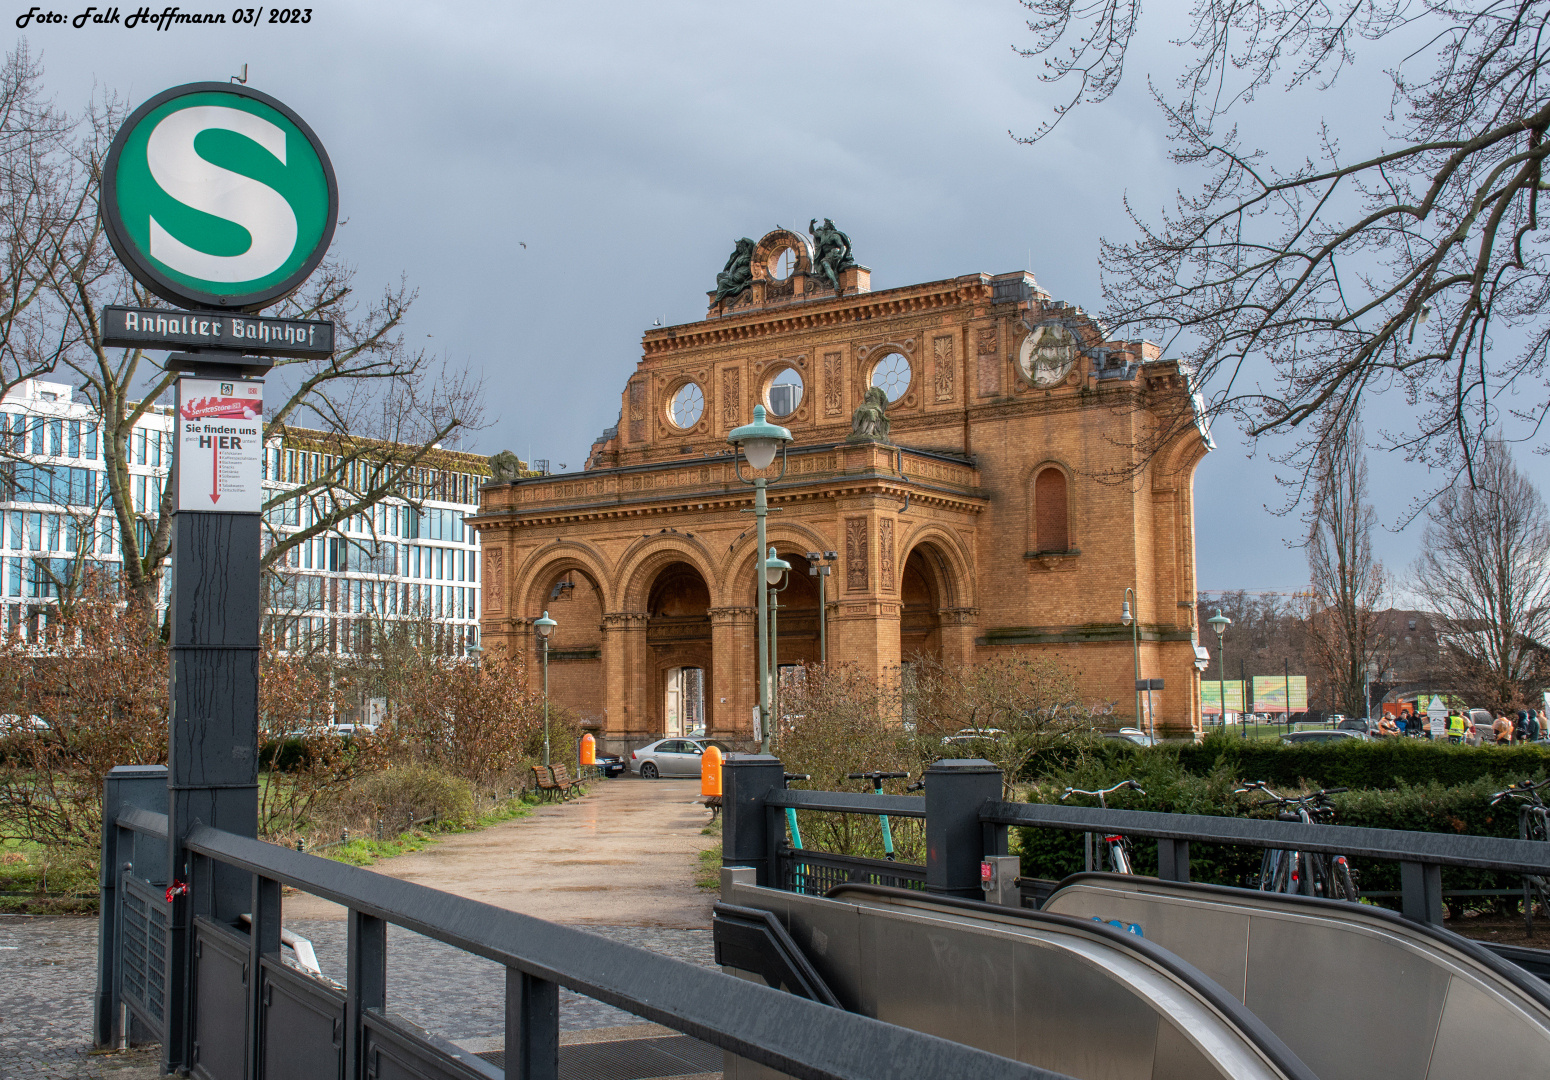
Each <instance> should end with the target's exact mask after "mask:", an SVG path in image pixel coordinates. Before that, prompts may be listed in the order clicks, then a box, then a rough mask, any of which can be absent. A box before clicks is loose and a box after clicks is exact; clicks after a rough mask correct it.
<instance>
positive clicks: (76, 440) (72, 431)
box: [65, 420, 81, 458]
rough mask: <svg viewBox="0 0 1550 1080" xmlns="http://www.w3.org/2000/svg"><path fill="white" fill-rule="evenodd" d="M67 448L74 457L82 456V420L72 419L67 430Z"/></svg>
mask: <svg viewBox="0 0 1550 1080" xmlns="http://www.w3.org/2000/svg"><path fill="white" fill-rule="evenodd" d="M65 450H66V452H67V453H69V455H70V456H71V457H73V458H78V457H80V456H81V422H80V421H79V420H72V421H70V425H69V429H68V430H67V431H66V432H65Z"/></svg>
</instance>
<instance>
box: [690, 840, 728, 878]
mask: <svg viewBox="0 0 1550 1080" xmlns="http://www.w3.org/2000/svg"><path fill="white" fill-rule="evenodd" d="M694 883H695V884H696V885H697V886H699V887H700V888H702V889H720V888H721V844H720V842H717V844H716V845H715V846H714V847H708V848H706V849H705V850H704V851H702V852H700V861H699V865H698V866H697V867H696V868H695V871H694Z"/></svg>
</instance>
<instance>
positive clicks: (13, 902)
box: [0, 840, 97, 915]
mask: <svg viewBox="0 0 1550 1080" xmlns="http://www.w3.org/2000/svg"><path fill="white" fill-rule="evenodd" d="M96 910H97V868H96V866H95V860H93V863H92V864H88V863H87V862H86V860H84V859H83V858H81V857H80V856H78V855H75V854H74V853H71V852H68V851H63V850H60V849H50V848H46V847H44V846H43V845H41V844H38V843H34V842H33V841H30V840H5V841H0V914H6V915H85V914H89V913H91V912H94V911H96Z"/></svg>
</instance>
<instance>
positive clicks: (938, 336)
mask: <svg viewBox="0 0 1550 1080" xmlns="http://www.w3.org/2000/svg"><path fill="white" fill-rule="evenodd" d="M782 252H790V253H791V254H790V255H788V256H787V260H788V261H790V260H791V257H792V256H794V257H795V258H794V266H793V267H792V268H791V272H790V273H788V274H787V276H786V277H785V278H784V279H780V278H777V277H776V276H775V271H774V267H775V266H776V265H777V263H778V260H779V258H780V256H781V253H782ZM811 259H812V250H811V246H810V245H809V243H808V241H807V239H806V238H805V237H803V236H801V235H800V234H797V233H794V232H787V231H785V230H778V231H777V232H775V233H771V234H770V235H769V236H766V237H765V238H764V239H763V240H762V241H761V242H760V244H759V245H758V247H757V249H756V251H755V255H754V262H753V281H752V283H751V286H750V287H749V288H747V289H746V290H745V291H744V292H743V293H742V294H741V295H738V296H736V297H734V298H729V299H728V300H726V301H725V302H724V303H723V304H720V305H717V304H715V303H713V304H712V305H711V309H710V311H709V312H708V314H707V317H706V318H705V319H704V320H703V321H700V322H695V323H690V324H686V325H681V326H671V327H660V328H653V329H651V330H648V331H647V332H646V333H645V335H644V338H643V340H642V355H641V358H640V360H639V362H638V363H637V365H636V368H635V370H634V372H633V373H632V374H631V375H630V376H629V378H628V381H627V382H626V384H625V386H624V389H623V393H622V399H621V411H620V423H619V426H618V427H617V428H614V429H610V431H609V432H608V433H605V437H604V438H603V439H601V440H599V442H598V443H596V444H595V445H594V447H593V450H592V453H591V454H590V456H589V460H588V464H587V468H586V470H585V471H584V472H580V473H573V474H568V475H562V476H543V477H533V478H527V479H522V480H517V481H515V482H511V483H500V484H491V485H487V486H486V487H485V488H484V489H483V491H482V501H481V509H480V513H479V516H478V517H477V518H472V519H470V523H471V524H472V525H473V526H474V527H475V528H477V529H479V530H480V531H481V533H482V536H481V541H482V550H483V552H484V559H485V575H484V597H485V602H484V618H483V634H484V644H485V647H486V648H487V649H520V650H524V651H526V652H527V653H528V655H529V656H530V657H534V658H536V656H537V653H536V646H537V642H536V635H535V634H534V632H533V630H532V621H533V620H534V619H536V618H537V617H538V616H539V615H540V614H541V613H542V612H543V611H544V610H545V609H548V610H549V612H550V615H551V617H552V618H554V619H555V620H556V621H557V622H558V624H559V626H558V628H557V629H556V630H555V632H554V636H553V638H552V641H551V650H552V651H551V654H550V661H551V665H550V685H551V692H552V694H553V697H554V700H555V701H556V702H557V703H559V704H561V705H563V706H566V707H568V708H570V709H572V710H574V711H575V712H577V713H579V714H581V715H582V716H583V717H584V718H586V719H589V720H591V721H593V722H595V723H596V724H597V725H598V727H599V728H600V730H601V734H602V736H603V738H602V740H601V741H602V742H603V744H604V745H605V746H608V747H611V748H613V749H616V750H617V749H623V748H628V747H631V746H637V745H640V744H642V743H645V742H647V741H649V740H651V739H653V738H657V737H660V736H661V735H663V734H677V733H680V732H682V731H685V730H686V729H687V728H688V727H689V726H691V723H692V722H693V721H694V720H695V719H696V717H694V716H693V715H686V710H687V712H688V713H691V714H692V704H691V703H686V702H685V700H684V693H685V687H687V686H689V683H688V682H685V681H684V680H683V673H684V672H686V671H690V672H698V674H696V675H695V676H694V679H695V680H696V682H695V685H696V686H697V687H702V691H699V692H702V693H703V701H704V713H705V715H704V716H703V718H700V719H702V720H703V722H704V723H705V725H706V727H707V729H708V734H709V736H710V737H712V738H722V739H725V740H727V741H740V740H743V739H746V738H748V737H749V735H750V734H751V726H752V714H753V709H754V705H755V703H756V700H757V695H756V685H755V684H756V682H757V674H756V673H757V657H756V653H755V641H756V634H755V615H754V611H755V607H754V605H755V594H754V582H755V576H754V564H755V558H756V554H757V553H756V545H755V539H754V528H753V526H754V522H753V518H752V516H751V515H750V514H749V513H746V512H745V511H747V510H748V509H749V508H750V507H751V506H752V501H753V499H752V489H751V488H750V487H749V486H748V485H746V484H744V483H742V482H740V481H739V480H738V478H737V477H736V475H735V474H734V468H733V465H734V463H733V459H732V456H731V453H730V450H729V447H728V445H727V442H726V438H727V433H728V431H730V430H731V429H732V428H734V427H737V426H739V425H741V424H745V423H747V422H748V421H749V419H750V418H751V415H752V410H753V407H754V405H755V404H764V405H765V406H766V408H767V409H768V410H769V411H770V413H771V415H770V419H771V420H772V421H774V422H775V423H779V424H781V425H783V426H785V427H787V428H789V429H790V430H791V433H792V435H793V436H794V442H793V444H792V446H791V448H790V452H789V455H788V459H787V463H786V475H785V478H784V479H783V480H782V481H781V482H780V483H779V484H776V485H773V486H772V487H771V489H770V505H771V507H772V509H777V510H778V512H774V513H772V514H771V516H770V518H769V538H770V541H769V542H770V543H771V544H773V545H775V547H776V548H777V549H778V550H779V553H780V555H781V557H783V558H785V559H787V560H788V561H790V562H791V563H792V565H793V567H794V570H793V573H792V575H791V585H790V587H789V588H788V589H787V590H786V592H785V593H783V594H782V595H781V599H780V603H781V604H782V605H783V607H782V610H781V617H780V624H779V630H780V633H779V649H778V653H779V662H780V663H781V664H783V665H784V664H793V663H799V662H802V661H816V660H817V659H818V614H819V613H818V594H817V588H816V585H815V584H814V578H812V577H811V576H810V575H809V574H808V573H807V568H808V563H807V560H806V558H805V555H806V553H808V552H829V551H832V552H837V553H838V555H839V559H838V563H837V565H836V566H835V569H834V572H833V576H832V577H830V578H829V579H828V583H827V590H828V593H827V597H826V600H827V603H826V607H827V617H828V635H829V657H830V660H831V661H835V660H845V661H850V662H853V663H857V664H859V665H861V666H862V667H863V668H865V669H866V670H868V671H870V672H872V673H874V674H875V675H877V676H878V677H880V678H884V677H890V676H891V674H892V673H893V672H894V671H895V670H896V669H897V667H898V665H899V664H900V663H901V661H907V660H908V659H909V657H910V656H911V655H913V654H915V653H917V652H927V653H931V654H934V655H937V656H940V657H941V658H943V659H944V660H949V661H957V662H965V663H967V662H973V661H975V660H976V659H978V658H981V657H985V656H988V655H991V654H993V653H995V652H997V651H999V650H1006V649H1017V650H1036V651H1039V652H1042V653H1048V654H1052V655H1054V656H1056V657H1058V658H1059V659H1060V660H1061V661H1062V662H1064V663H1066V664H1067V665H1069V666H1070V667H1071V668H1072V669H1073V670H1074V671H1075V672H1076V673H1077V674H1078V678H1079V681H1080V684H1081V686H1082V687H1083V690H1084V692H1085V694H1086V695H1087V697H1088V698H1089V700H1090V701H1092V702H1099V701H1103V702H1113V703H1114V712H1115V715H1116V717H1117V718H1118V719H1120V720H1121V721H1123V722H1125V723H1127V724H1128V723H1135V722H1136V717H1135V715H1134V704H1133V702H1134V691H1133V659H1132V643H1131V630H1130V628H1128V627H1126V626H1124V625H1122V624H1121V621H1120V610H1121V603H1122V601H1123V599H1124V591H1125V589H1126V587H1127V586H1128V587H1130V588H1133V589H1135V591H1136V596H1137V598H1138V600H1137V613H1138V616H1139V624H1140V634H1141V644H1140V653H1141V657H1140V666H1141V677H1142V678H1152V679H1157V678H1161V679H1163V680H1165V687H1166V688H1165V689H1164V690H1162V691H1160V692H1154V693H1153V695H1152V700H1153V709H1154V715H1155V720H1156V725H1157V727H1158V728H1159V729H1166V730H1172V731H1175V732H1181V733H1182V732H1187V731H1190V730H1192V729H1198V726H1199V718H1200V702H1199V679H1198V672H1197V671H1196V669H1195V661H1196V658H1197V654H1196V649H1195V644H1196V640H1197V627H1196V624H1195V603H1194V600H1195V593H1196V585H1195V543H1194V516H1193V500H1192V483H1193V475H1194V470H1195V466H1196V465H1197V464H1198V463H1199V461H1200V460H1201V458H1202V457H1203V456H1204V455H1205V453H1206V452H1207V451H1208V450H1209V449H1210V440H1209V436H1208V434H1207V433H1206V431H1205V429H1204V427H1203V425H1202V424H1200V423H1199V421H1198V411H1197V409H1196V407H1195V405H1196V400H1195V399H1194V397H1193V396H1192V394H1191V391H1190V386H1189V383H1188V380H1187V378H1186V377H1185V375H1184V374H1183V373H1182V372H1181V371H1180V370H1179V368H1178V365H1177V364H1176V363H1175V362H1173V361H1167V360H1161V359H1159V358H1158V355H1157V350H1156V349H1155V347H1153V346H1152V345H1150V344H1149V343H1145V342H1121V341H1104V340H1103V339H1102V334H1101V332H1100V328H1099V327H1098V326H1097V324H1096V323H1094V322H1093V321H1092V320H1091V319H1089V318H1088V317H1087V316H1085V315H1084V314H1083V313H1082V312H1081V309H1079V308H1075V307H1072V306H1071V305H1069V304H1062V303H1059V302H1056V301H1052V300H1051V299H1050V298H1049V296H1048V295H1047V294H1045V293H1043V292H1042V291H1041V290H1039V288H1038V286H1037V285H1036V284H1035V282H1034V279H1033V276H1032V275H1031V274H1026V273H1021V272H1018V273H1012V274H1002V275H997V276H990V275H986V274H969V275H965V276H962V277H955V278H949V279H945V280H941V281H933V282H928V283H925V284H920V285H910V286H906V287H903V288H897V289H888V290H885V291H881V292H871V291H870V274H869V272H868V271H867V270H866V268H864V267H853V268H850V269H847V270H845V271H844V272H843V274H842V275H841V277H840V286H841V287H840V289H839V290H838V291H836V290H834V289H833V288H831V287H829V286H828V285H823V286H821V287H815V286H818V283H817V281H816V279H815V277H813V276H811V275H809V274H808V272H807V271H808V270H809V269H810V268H811V262H810V260H811ZM901 360H902V362H901ZM880 365H886V366H885V367H884V369H883V370H884V372H885V373H886V372H892V373H893V376H894V378H893V381H892V382H889V383H888V387H890V388H891V389H892V396H894V397H895V398H896V400H893V401H891V403H890V404H889V406H888V409H887V415H888V418H889V421H890V423H891V432H890V440H891V443H892V445H889V444H884V443H878V442H861V443H855V442H847V441H846V440H847V436H849V435H850V432H851V415H852V413H853V411H854V410H855V409H856V408H857V406H858V405H859V404H860V403H861V399H862V397H863V395H864V394H865V393H866V391H867V389H868V387H869V385H871V384H872V382H873V380H874V373H875V372H877V371H878V369H879V367H880ZM877 377H878V378H879V379H883V378H884V376H883V375H878V376H877ZM798 380H799V381H800V383H801V387H802V389H801V392H800V399H799V400H795V401H794V402H793V398H795V397H796V395H795V393H794V392H793V391H790V390H781V389H780V384H782V383H784V384H788V385H789V384H794V383H795V382H796V381H798ZM687 387H692V389H686V388H687ZM772 387H773V388H774V389H772ZM680 392H682V393H681V394H680ZM675 399H676V400H675ZM772 403H773V406H780V407H781V408H782V409H783V408H785V407H786V406H789V405H792V404H794V407H793V408H791V409H790V411H789V413H788V414H787V415H780V414H779V412H778V411H777V409H776V408H775V407H772ZM779 467H780V462H779V460H778V459H777V462H776V465H775V467H774V468H772V469H771V470H770V472H769V474H768V475H770V476H772V477H773V475H774V474H775V472H776V471H778V469H779ZM746 474H747V473H746V469H745V475H746ZM675 695H677V696H676V697H675Z"/></svg>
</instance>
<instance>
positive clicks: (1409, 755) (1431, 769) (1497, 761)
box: [1157, 734, 1550, 790]
mask: <svg viewBox="0 0 1550 1080" xmlns="http://www.w3.org/2000/svg"><path fill="white" fill-rule="evenodd" d="M1157 750H1158V751H1159V752H1161V753H1165V754H1174V755H1177V757H1178V760H1179V763H1180V764H1181V765H1182V766H1183V767H1184V768H1185V769H1187V770H1189V771H1190V772H1192V773H1195V774H1197V775H1206V774H1208V773H1210V772H1211V771H1212V770H1214V769H1216V768H1218V767H1221V766H1224V765H1225V766H1226V767H1227V768H1228V769H1230V770H1231V771H1232V772H1233V773H1234V775H1237V776H1241V777H1245V778H1249V779H1254V780H1264V781H1266V782H1267V783H1269V784H1271V785H1272V786H1274V785H1278V784H1284V785H1287V786H1292V785H1296V784H1299V783H1302V782H1307V783H1309V784H1311V785H1313V786H1315V787H1348V788H1352V789H1353V790H1354V789H1356V788H1391V787H1395V786H1397V785H1399V784H1410V785H1419V784H1428V783H1432V782H1436V783H1439V784H1441V785H1443V786H1444V787H1454V786H1457V785H1460V784H1469V783H1472V782H1474V781H1476V780H1481V779H1486V780H1490V781H1499V780H1503V779H1505V778H1507V777H1519V776H1530V775H1534V774H1535V773H1539V772H1543V771H1545V770H1546V769H1547V768H1550V750H1546V749H1542V748H1540V747H1538V746H1460V745H1454V744H1450V743H1434V742H1427V741H1425V740H1421V739H1377V740H1373V741H1371V742H1368V741H1365V740H1358V739H1346V740H1342V741H1341V742H1338V743H1324V744H1305V745H1302V746H1286V745H1283V744H1282V743H1280V742H1277V741H1269V740H1263V739H1253V740H1246V739H1234V738H1232V737H1231V736H1230V735H1228V736H1224V735H1220V734H1216V735H1212V736H1210V737H1209V738H1207V739H1206V740H1204V741H1203V742H1201V743H1199V744H1198V745H1189V744H1183V745H1165V746H1162V747H1159V748H1157Z"/></svg>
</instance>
